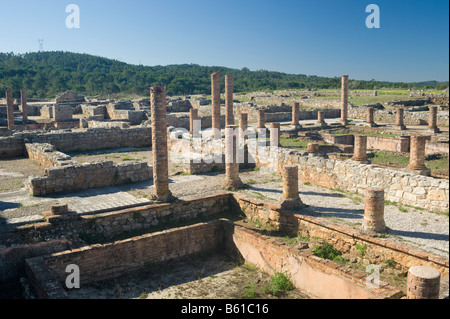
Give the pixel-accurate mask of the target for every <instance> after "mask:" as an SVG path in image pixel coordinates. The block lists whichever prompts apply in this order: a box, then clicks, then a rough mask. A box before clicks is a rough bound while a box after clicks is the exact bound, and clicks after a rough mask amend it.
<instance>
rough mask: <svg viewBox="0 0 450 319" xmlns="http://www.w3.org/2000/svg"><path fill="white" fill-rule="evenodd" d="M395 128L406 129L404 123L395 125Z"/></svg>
mask: <svg viewBox="0 0 450 319" xmlns="http://www.w3.org/2000/svg"><path fill="white" fill-rule="evenodd" d="M395 129H397V130H399V131H405V130H406V126H405V125H396V126H395Z"/></svg>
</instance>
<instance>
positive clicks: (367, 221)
mask: <svg viewBox="0 0 450 319" xmlns="http://www.w3.org/2000/svg"><path fill="white" fill-rule="evenodd" d="M362 230H363V231H365V232H369V233H383V232H385V230H386V223H385V221H384V190H383V189H377V188H369V189H367V190H366V196H365V206H364V218H363V223H362Z"/></svg>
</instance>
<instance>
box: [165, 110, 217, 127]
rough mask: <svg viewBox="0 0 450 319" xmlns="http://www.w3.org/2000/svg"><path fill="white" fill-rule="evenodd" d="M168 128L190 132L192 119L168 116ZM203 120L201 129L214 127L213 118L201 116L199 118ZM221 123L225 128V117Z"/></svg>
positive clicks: (173, 115)
mask: <svg viewBox="0 0 450 319" xmlns="http://www.w3.org/2000/svg"><path fill="white" fill-rule="evenodd" d="M166 118H167V126H168V127H169V126H173V127H175V128H184V129H186V130H188V131H189V129H190V118H189V115H175V114H167V115H166ZM199 120H201V128H202V130H203V129H207V128H211V127H212V117H211V116H201V117H199ZM220 123H221V125H222V127H224V126H225V115H221V116H220Z"/></svg>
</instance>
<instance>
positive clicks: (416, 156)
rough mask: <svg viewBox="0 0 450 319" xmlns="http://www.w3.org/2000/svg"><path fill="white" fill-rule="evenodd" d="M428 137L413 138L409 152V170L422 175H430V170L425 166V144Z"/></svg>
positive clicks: (411, 138)
mask: <svg viewBox="0 0 450 319" xmlns="http://www.w3.org/2000/svg"><path fill="white" fill-rule="evenodd" d="M427 139H428V137H427V136H411V137H410V147H409V148H410V150H409V165H408V166H407V168H408V169H410V170H413V171H416V172H417V173H418V174H420V175H430V170H429V169H428V168H427V167H426V166H425V144H426V141H427Z"/></svg>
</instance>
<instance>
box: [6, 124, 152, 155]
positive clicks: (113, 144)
mask: <svg viewBox="0 0 450 319" xmlns="http://www.w3.org/2000/svg"><path fill="white" fill-rule="evenodd" d="M25 143H48V144H51V145H53V146H55V148H56V149H57V150H59V151H61V152H74V151H89V150H101V149H108V148H121V147H147V146H151V144H152V142H151V128H150V127H146V126H142V127H133V128H127V129H120V128H110V129H105V128H97V129H87V130H77V131H69V132H66V131H55V132H48V133H42V132H20V133H15V134H13V136H10V137H0V158H8V157H19V156H25V155H26V150H25Z"/></svg>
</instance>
